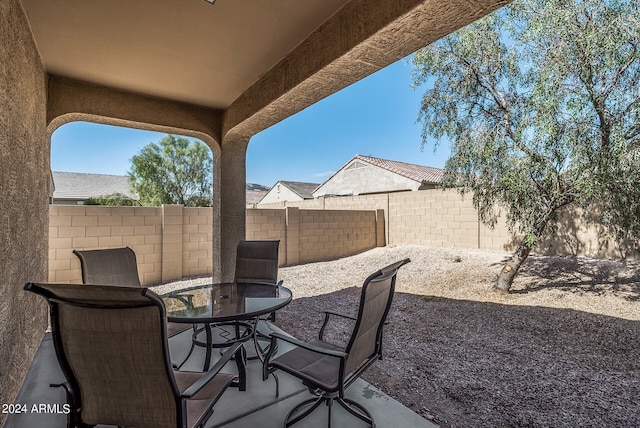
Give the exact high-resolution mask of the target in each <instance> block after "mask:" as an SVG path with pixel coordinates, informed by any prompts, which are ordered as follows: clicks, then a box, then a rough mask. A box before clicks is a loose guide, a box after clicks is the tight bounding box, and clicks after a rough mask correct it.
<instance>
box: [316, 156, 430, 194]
mask: <svg viewBox="0 0 640 428" xmlns="http://www.w3.org/2000/svg"><path fill="white" fill-rule="evenodd" d="M420 185H421V183H418V182H417V181H414V180H410V179H408V178H406V177H403V176H401V175H398V174H395V173H392V172H390V171H387V170H386V169H384V168H380V167H378V166H375V165H369V164H367V163H364V162H361V161H359V160H357V159H356V160H354V161H353V162H352V163H351V164H350V165H347V166H345V167H344V168H343V169H341V170H340V171H338V172H337V173H336V174H335V175H334V176H333V177H331V178H330V179H329V180H327V181H326V182H324V183H323V184H322V185H321V186H320V187H318V189H317V190H316V191H315V192H313V197H314V198H318V197H321V196H323V195H361V194H365V193H380V192H393V191H399V190H418V188H419V187H420Z"/></svg>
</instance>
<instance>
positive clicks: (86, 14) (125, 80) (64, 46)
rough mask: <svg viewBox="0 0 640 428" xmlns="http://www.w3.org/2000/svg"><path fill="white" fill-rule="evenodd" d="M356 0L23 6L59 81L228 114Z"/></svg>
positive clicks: (33, 0)
mask: <svg viewBox="0 0 640 428" xmlns="http://www.w3.org/2000/svg"><path fill="white" fill-rule="evenodd" d="M347 2H348V1H347V0H295V1H292V0H217V1H216V3H215V4H214V5H211V4H209V3H208V2H206V1H204V0H153V1H152V0H102V1H93V0H90V1H88V0H55V1H52V0H22V4H23V7H24V8H25V11H26V14H27V16H28V19H29V23H30V26H31V29H32V32H33V35H34V38H35V40H36V43H37V46H38V50H39V52H40V55H41V57H42V60H43V62H44V65H45V67H46V69H47V72H48V73H49V74H51V75H58V76H63V77H69V78H73V79H77V80H81V81H86V82H90V83H95V84H99V85H102V86H106V87H111V88H117V89H122V90H125V91H130V92H134V93H141V94H146V95H151V96H155V97H159V98H165V99H169V100H176V101H182V102H187V103H192V104H197V105H202V106H207V107H213V108H218V109H222V110H224V109H226V108H227V107H228V106H229V105H231V104H232V102H233V101H234V100H235V99H236V98H238V97H239V96H240V95H241V94H242V93H243V92H244V91H245V90H246V89H247V88H248V87H250V86H251V85H252V84H253V83H254V82H256V81H257V80H258V79H259V78H260V77H261V76H262V75H264V74H265V73H266V72H267V71H269V70H270V69H271V68H272V67H273V66H274V65H275V64H277V63H278V62H279V61H280V60H281V59H282V58H284V57H286V56H287V54H288V53H290V52H291V51H292V50H293V49H294V48H295V47H296V46H297V45H299V44H300V43H301V42H302V41H303V40H304V39H305V38H307V37H308V36H309V34H311V33H312V32H313V31H314V30H315V29H316V28H317V27H318V26H320V25H321V24H322V23H323V22H325V21H326V20H327V19H328V18H330V17H331V16H332V15H333V14H334V13H336V12H337V11H338V10H340V8H342V6H344V4H345V3H347Z"/></svg>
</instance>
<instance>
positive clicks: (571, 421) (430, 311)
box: [277, 287, 640, 427]
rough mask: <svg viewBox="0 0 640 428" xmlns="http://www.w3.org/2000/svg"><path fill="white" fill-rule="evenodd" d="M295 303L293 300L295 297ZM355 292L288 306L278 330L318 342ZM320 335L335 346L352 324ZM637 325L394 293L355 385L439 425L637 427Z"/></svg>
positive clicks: (350, 305) (352, 304)
mask: <svg viewBox="0 0 640 428" xmlns="http://www.w3.org/2000/svg"><path fill="white" fill-rule="evenodd" d="M293 292H294V297H295V290H293ZM359 295H360V288H359V287H351V288H347V289H343V290H340V291H337V292H333V293H329V294H324V295H318V296H314V297H308V298H299V299H294V300H293V302H291V304H290V305H288V306H287V307H286V308H284V309H283V310H281V311H279V312H278V318H277V324H278V325H279V326H280V327H282V328H283V329H284V330H285V331H287V332H290V333H291V334H293V335H294V336H296V337H298V338H300V339H304V340H311V339H315V338H316V337H317V333H318V330H319V328H320V325H321V323H322V319H323V316H322V313H321V312H322V310H325V309H332V310H336V311H341V312H345V313H354V312H355V311H356V310H357V305H358V299H359ZM336 321H337V322H336V323H335V324H333V325H332V327H331V328H330V329H329V330H328V331H327V338H328V340H330V341H333V342H336V343H340V342H342V341H343V340H344V337H347V336H348V334H349V332H350V329H351V325H350V324H349V323H348V322H343V321H338V320H336ZM638 338H640V321H631V320H626V319H621V318H615V317H610V316H604V315H598V314H593V313H589V312H582V311H577V310H572V309H557V308H548V307H536V306H515V305H506V304H501V303H490V302H477V301H468V300H452V299H447V298H442V297H437V296H424V295H415V294H408V293H396V296H395V298H394V303H393V305H392V309H391V312H390V315H389V324H388V325H387V326H386V327H385V336H384V358H383V360H381V361H379V362H377V363H376V364H374V365H373V366H372V367H371V368H369V370H368V371H367V372H366V373H365V375H364V376H363V378H364V379H365V380H366V381H367V382H369V383H372V384H373V385H375V386H376V387H378V388H380V389H381V390H382V391H384V392H386V393H387V394H389V395H390V396H392V397H393V398H395V399H396V400H398V401H400V402H401V403H403V404H404V405H405V406H407V407H409V408H411V409H412V410H413V411H415V412H417V413H419V414H421V415H422V416H424V417H426V418H428V419H431V420H432V421H434V422H436V423H438V424H439V425H440V426H441V427H462V426H464V427H495V426H504V427H507V426H508V427H534V426H535V427H538V426H553V427H575V426H594V427H595V426H599V427H604V426H610V427H613V426H619V427H622V426H625V427H631V426H640V402H639V401H638V400H637V397H638V396H639V393H640V344H639V341H638Z"/></svg>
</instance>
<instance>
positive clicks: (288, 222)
mask: <svg viewBox="0 0 640 428" xmlns="http://www.w3.org/2000/svg"><path fill="white" fill-rule="evenodd" d="M212 216H213V214H212V210H211V208H185V207H182V206H180V205H163V206H161V207H105V206H63V205H51V206H50V211H49V280H50V281H54V282H73V283H80V282H82V276H81V271H80V262H79V261H78V259H77V258H76V257H75V256H74V255H73V252H72V251H73V250H74V249H77V250H82V249H94V248H113V247H123V246H129V247H131V248H132V249H133V250H134V251H135V253H136V256H137V259H138V272H139V273H140V280H141V282H142V283H143V284H145V285H148V284H157V283H161V282H166V281H170V280H174V279H179V278H182V277H186V276H196V275H205V274H209V273H211V272H212V271H213V264H212V263H213V254H212V218H213V217H212ZM246 236H247V239H256V240H262V239H278V240H280V264H281V265H291V264H298V263H308V262H313V261H320V260H328V259H334V258H337V257H343V256H347V255H352V254H356V253H359V252H362V251H365V250H368V249H371V248H374V247H376V246H384V245H385V238H384V215H383V211H382V210H378V211H358V210H343V211H323V210H299V209H298V208H287V209H274V210H258V209H249V210H247V235H246Z"/></svg>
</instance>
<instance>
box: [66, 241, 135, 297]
mask: <svg viewBox="0 0 640 428" xmlns="http://www.w3.org/2000/svg"><path fill="white" fill-rule="evenodd" d="M73 254H75V255H76V256H78V258H79V259H80V266H81V268H82V283H83V284H94V285H122V286H129V287H140V278H139V277H138V265H137V264H136V253H134V252H133V250H132V249H131V248H129V247H124V248H108V249H104V250H82V251H78V250H73Z"/></svg>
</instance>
